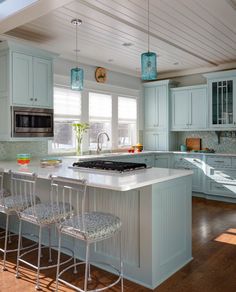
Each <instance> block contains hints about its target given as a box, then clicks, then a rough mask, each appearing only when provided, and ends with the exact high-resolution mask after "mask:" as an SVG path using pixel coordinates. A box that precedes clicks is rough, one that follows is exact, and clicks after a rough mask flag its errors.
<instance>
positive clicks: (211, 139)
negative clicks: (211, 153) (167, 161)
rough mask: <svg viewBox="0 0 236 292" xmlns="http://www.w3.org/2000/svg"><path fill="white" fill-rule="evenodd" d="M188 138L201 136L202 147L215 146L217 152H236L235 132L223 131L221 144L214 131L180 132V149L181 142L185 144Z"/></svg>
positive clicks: (178, 139)
mask: <svg viewBox="0 0 236 292" xmlns="http://www.w3.org/2000/svg"><path fill="white" fill-rule="evenodd" d="M229 136H231V137H229ZM186 138H201V139H202V148H206V147H207V148H213V149H214V150H215V151H216V152H222V153H236V136H235V132H221V137H220V144H218V137H217V135H216V133H215V132H214V131H206V132H178V135H177V141H178V144H177V145H178V150H179V146H180V145H181V144H185V141H186Z"/></svg>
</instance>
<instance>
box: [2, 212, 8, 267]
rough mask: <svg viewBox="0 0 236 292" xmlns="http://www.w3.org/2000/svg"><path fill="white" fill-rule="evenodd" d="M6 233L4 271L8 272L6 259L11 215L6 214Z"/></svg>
mask: <svg viewBox="0 0 236 292" xmlns="http://www.w3.org/2000/svg"><path fill="white" fill-rule="evenodd" d="M6 215H7V218H6V232H5V243H4V256H3V271H6V257H7V240H8V227H9V214H6Z"/></svg>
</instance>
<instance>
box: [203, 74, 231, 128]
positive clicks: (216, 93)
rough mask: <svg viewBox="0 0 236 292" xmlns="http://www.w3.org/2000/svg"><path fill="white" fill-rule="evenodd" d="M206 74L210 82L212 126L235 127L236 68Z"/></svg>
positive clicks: (210, 119)
mask: <svg viewBox="0 0 236 292" xmlns="http://www.w3.org/2000/svg"><path fill="white" fill-rule="evenodd" d="M204 76H205V77H206V78H207V83H208V92H209V108H210V116H209V122H210V127H211V128H213V129H222V130H227V129H229V130H230V129H232V128H235V127H236V70H230V71H225V72H216V73H209V74H205V75H204Z"/></svg>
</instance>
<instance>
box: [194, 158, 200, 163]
mask: <svg viewBox="0 0 236 292" xmlns="http://www.w3.org/2000/svg"><path fill="white" fill-rule="evenodd" d="M193 161H194V162H197V163H202V162H201V161H198V160H197V159H193Z"/></svg>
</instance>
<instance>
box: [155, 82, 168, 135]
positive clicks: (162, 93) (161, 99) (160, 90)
mask: <svg viewBox="0 0 236 292" xmlns="http://www.w3.org/2000/svg"><path fill="white" fill-rule="evenodd" d="M156 90H157V106H156V107H157V125H158V130H164V129H166V128H167V123H168V101H167V89H166V86H158V87H157V89H156Z"/></svg>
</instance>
